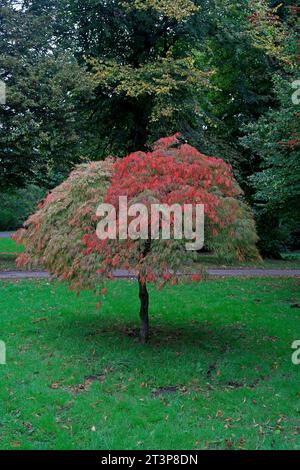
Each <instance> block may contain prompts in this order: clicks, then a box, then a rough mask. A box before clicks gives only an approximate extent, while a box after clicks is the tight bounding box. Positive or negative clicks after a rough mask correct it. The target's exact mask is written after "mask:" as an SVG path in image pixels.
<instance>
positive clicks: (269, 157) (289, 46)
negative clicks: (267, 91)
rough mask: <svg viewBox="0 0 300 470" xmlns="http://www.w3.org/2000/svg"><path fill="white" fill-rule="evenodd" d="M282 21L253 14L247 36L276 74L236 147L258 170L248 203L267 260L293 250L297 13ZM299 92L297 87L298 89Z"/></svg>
mask: <svg viewBox="0 0 300 470" xmlns="http://www.w3.org/2000/svg"><path fill="white" fill-rule="evenodd" d="M285 13H286V16H285V17H284V21H282V20H281V18H280V16H277V15H274V14H273V13H272V11H270V10H267V11H264V10H263V11H258V13H257V15H256V16H255V17H254V18H253V22H254V26H255V28H254V29H253V30H252V34H254V35H255V41H256V43H257V45H258V47H261V48H264V49H265V50H266V51H267V53H268V55H269V56H270V57H271V58H272V59H273V60H277V61H278V62H279V63H280V65H281V68H280V69H279V70H278V72H277V73H276V75H275V76H274V77H273V80H272V87H273V90H274V95H275V97H276V103H275V105H274V106H273V107H272V108H271V109H269V110H268V111H267V112H266V113H265V114H264V115H262V116H261V117H260V119H258V121H257V122H255V123H249V124H248V126H247V127H246V129H245V131H246V136H245V137H244V138H243V140H242V143H243V144H244V146H245V147H248V148H250V150H251V151H252V153H253V154H256V155H259V157H260V161H261V165H260V168H258V170H257V172H256V173H255V174H254V175H253V176H251V178H250V181H251V184H252V185H253V188H254V190H255V194H254V202H255V209H256V214H257V220H258V224H259V231H260V236H261V242H260V245H261V249H262V251H263V253H264V254H265V255H267V256H273V257H274V256H276V257H280V253H281V252H282V250H283V249H284V248H285V247H287V246H290V247H295V248H296V247H299V232H300V212H299V204H298V201H299V191H300V158H299V157H300V119H299V116H300V114H299V112H300V106H299V102H298V104H297V100H296V97H295V99H294V100H292V96H293V94H294V93H295V91H296V90H295V89H293V83H294V82H295V83H296V81H297V79H299V64H298V62H299V13H300V9H299V8H296V7H295V8H293V7H291V8H290V10H289V14H288V13H287V12H286V11H285ZM298 88H300V87H298Z"/></svg>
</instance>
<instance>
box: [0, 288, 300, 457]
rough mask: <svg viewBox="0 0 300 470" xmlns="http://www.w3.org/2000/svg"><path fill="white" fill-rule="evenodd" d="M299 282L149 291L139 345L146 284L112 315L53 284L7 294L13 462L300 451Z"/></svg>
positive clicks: (1, 430) (5, 432)
mask: <svg viewBox="0 0 300 470" xmlns="http://www.w3.org/2000/svg"><path fill="white" fill-rule="evenodd" d="M299 297H300V296H299V280H297V279H274V280H271V279H259V280H255V279H250V280H249V279H238V280H236V279H228V280H214V281H208V282H204V283H201V284H193V285H188V284H184V285H180V286H177V287H167V288H166V289H165V290H163V291H160V292H157V291H156V290H154V289H153V288H152V289H151V309H150V310H151V326H152V337H151V340H150V342H149V343H148V344H147V345H145V346H142V345H140V344H139V342H138V341H137V338H136V337H135V329H136V328H137V327H138V316H137V311H138V298H137V286H136V284H135V282H130V281H114V282H111V283H110V285H109V290H108V294H107V297H106V299H105V300H104V303H103V306H102V309H101V310H100V311H97V310H96V309H95V303H96V299H95V297H94V296H93V295H92V294H91V293H88V292H86V293H83V294H82V295H81V296H80V297H76V296H75V295H74V294H73V293H71V292H69V291H68V290H67V289H66V288H65V286H64V285H60V284H58V283H57V282H55V283H49V282H47V281H31V282H29V281H22V282H21V281H19V282H15V283H12V282H2V283H1V284H0V315H1V316H0V318H1V320H0V322H1V330H0V331H1V333H0V339H2V340H4V341H5V342H6V346H7V365H6V366H0V378H1V387H0V448H1V449H12V448H18V449H77V448H78V449H110V450H115V449H153V450H154V449H300V366H295V365H293V364H292V362H291V354H292V349H291V344H292V342H293V341H294V340H296V339H300V327H299V325H300V309H299V308H297V305H296V306H295V305H294V308H292V307H291V305H293V304H297V303H298V302H299V300H300V299H299Z"/></svg>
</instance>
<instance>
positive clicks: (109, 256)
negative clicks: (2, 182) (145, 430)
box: [17, 134, 259, 342]
mask: <svg viewBox="0 0 300 470" xmlns="http://www.w3.org/2000/svg"><path fill="white" fill-rule="evenodd" d="M120 196H123V197H124V196H126V197H127V201H128V206H129V207H130V206H131V205H132V204H141V203H142V204H143V205H144V207H150V206H151V205H152V204H156V203H159V204H166V205H168V206H169V207H170V206H173V205H174V204H177V205H180V207H183V206H184V204H190V205H191V206H192V207H193V208H195V207H196V205H198V204H203V205H204V214H205V246H206V248H207V249H209V250H212V251H213V252H214V253H215V254H217V255H218V256H219V257H220V258H226V259H227V260H228V259H229V258H230V259H234V258H236V259H239V260H246V259H255V258H258V256H259V254H258V251H257V249H256V246H255V243H256V241H257V236H256V231H255V224H254V220H253V216H252V213H251V211H250V209H249V208H248V206H247V205H246V204H245V203H244V202H243V201H242V198H241V197H242V191H241V189H240V188H239V186H238V184H237V182H236V181H235V179H234V177H233V174H232V170H231V167H230V165H228V164H226V163H225V162H224V161H223V160H221V159H218V158H215V157H207V156H205V155H203V154H201V153H200V152H199V151H198V150H197V149H195V148H193V147H191V146H189V145H187V144H186V143H181V141H180V135H178V134H176V135H174V136H171V137H167V138H163V139H160V140H159V141H158V142H157V143H156V144H155V145H154V148H153V151H149V152H135V153H132V154H130V155H128V156H127V157H125V158H123V159H119V160H116V161H113V160H112V159H111V158H110V159H108V160H105V161H104V162H98V163H92V164H88V165H83V166H80V167H78V168H77V169H76V170H75V171H74V172H73V173H72V174H71V175H70V177H69V178H68V180H66V181H65V182H64V183H63V184H62V185H60V186H59V187H57V188H56V189H55V190H54V191H52V193H50V194H49V195H48V196H47V198H46V200H45V201H43V202H42V203H41V205H40V208H39V210H38V212H37V213H36V214H34V215H33V216H31V217H30V218H29V220H28V221H27V223H26V224H25V229H22V230H21V231H20V232H19V233H18V235H17V239H18V240H19V241H20V242H23V243H24V245H25V253H24V254H23V255H21V256H20V258H19V262H21V263H25V264H32V263H42V264H43V265H44V266H45V267H46V268H47V269H48V270H49V271H51V272H52V273H53V274H54V275H55V276H56V277H58V278H59V279H65V280H67V281H68V282H69V284H70V286H71V287H72V288H74V289H76V290H77V291H80V290H82V289H84V288H91V287H94V288H99V287H100V286H101V287H100V288H101V290H102V292H105V288H104V289H103V281H104V280H105V279H107V278H111V277H112V276H113V273H114V271H115V270H116V269H117V268H123V269H126V270H130V271H131V272H132V273H133V274H134V275H136V277H137V278H138V283H139V297H140V301H141V310H140V318H141V330H140V339H141V341H142V342H145V341H146V340H147V338H148V336H149V319H148V308H149V295H148V291H147V282H149V283H150V282H155V283H157V285H158V286H159V287H163V286H164V284H166V283H168V282H170V283H172V284H173V285H175V284H177V283H178V282H179V278H180V277H181V275H182V274H183V270H184V265H186V264H187V263H186V262H187V261H188V260H189V259H190V260H194V259H195V252H194V251H188V250H187V249H186V243H187V241H188V240H187V239H185V237H184V236H183V237H182V239H176V238H175V237H174V224H175V219H174V217H172V216H171V217H170V219H169V221H170V226H171V230H170V238H169V239H162V237H160V236H159V237H157V238H151V222H152V221H151V216H150V217H148V219H147V224H148V227H149V230H148V236H147V237H146V238H145V239H141V238H136V239H131V238H130V237H125V238H124V239H120V237H118V236H117V237H116V238H115V239H110V238H107V239H102V240H100V239H99V238H98V236H97V233H96V227H97V223H98V222H99V217H97V215H96V213H97V207H98V206H99V204H100V203H102V202H104V203H105V204H111V205H112V206H113V207H114V208H115V213H116V226H117V227H118V228H119V227H120V226H121V225H123V224H124V220H123V219H122V217H123V216H121V215H120V211H119V197H120ZM126 217H127V216H126ZM194 218H195V215H193V220H192V223H193V224H194V223H195V220H194ZM131 220H132V217H129V216H128V220H126V225H128V223H130V221H131ZM141 220H142V219H141ZM141 220H140V223H139V224H137V229H138V230H139V229H140V228H141ZM161 222H162V220H160V221H159V233H161V232H160V231H161ZM185 274H186V276H185V278H186V277H188V278H189V279H190V280H191V281H200V280H201V279H203V277H204V274H205V270H204V269H203V270H201V272H199V270H198V272H197V273H196V274H195V273H194V274H193V273H185Z"/></svg>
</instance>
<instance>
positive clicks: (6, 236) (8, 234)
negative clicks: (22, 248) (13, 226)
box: [0, 232, 15, 238]
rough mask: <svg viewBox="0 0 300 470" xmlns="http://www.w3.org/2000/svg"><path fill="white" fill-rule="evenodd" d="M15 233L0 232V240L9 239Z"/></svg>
mask: <svg viewBox="0 0 300 470" xmlns="http://www.w3.org/2000/svg"><path fill="white" fill-rule="evenodd" d="M14 233H15V232H0V238H10V237H11V236H12V235H13V234H14Z"/></svg>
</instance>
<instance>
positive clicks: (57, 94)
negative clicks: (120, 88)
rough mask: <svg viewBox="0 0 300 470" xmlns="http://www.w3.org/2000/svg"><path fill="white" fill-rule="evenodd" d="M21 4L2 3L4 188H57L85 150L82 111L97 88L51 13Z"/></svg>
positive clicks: (0, 160)
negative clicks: (64, 41)
mask: <svg viewBox="0 0 300 470" xmlns="http://www.w3.org/2000/svg"><path fill="white" fill-rule="evenodd" d="M15 3H16V2H14V1H10V0H5V1H4V2H2V4H1V7H0V8H1V9H0V50H1V53H0V79H1V80H2V81H4V82H5V84H6V89H7V100H6V105H5V106H0V120H1V126H0V188H1V189H2V190H3V189H6V188H8V187H11V186H13V187H18V186H25V185H26V184H28V183H37V184H39V185H40V186H45V187H51V186H53V185H55V184H57V182H58V181H60V180H62V179H63V177H64V176H65V174H66V172H67V173H68V172H69V170H70V168H71V166H72V165H74V163H76V162H78V161H79V159H80V158H81V156H82V155H83V154H84V148H85V145H86V142H87V137H88V130H87V128H86V126H85V125H84V119H80V116H81V114H80V112H79V110H80V106H81V105H80V102H81V99H85V98H87V97H88V95H89V93H90V90H91V88H90V87H89V80H88V76H87V74H86V72H85V71H84V69H82V68H81V67H80V66H79V65H78V63H77V61H76V59H75V58H74V55H73V54H72V53H71V51H70V50H69V49H68V48H67V47H66V46H65V45H64V47H60V44H59V43H58V42H57V41H56V40H55V28H54V26H55V24H54V22H53V17H52V16H51V12H49V11H48V12H47V11H46V12H40V11H36V9H35V8H33V7H32V6H31V5H27V6H24V7H23V8H18V9H16V5H15ZM26 3H29V2H26ZM40 3H41V2H40Z"/></svg>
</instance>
